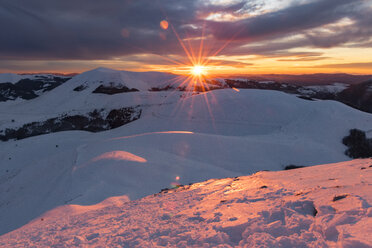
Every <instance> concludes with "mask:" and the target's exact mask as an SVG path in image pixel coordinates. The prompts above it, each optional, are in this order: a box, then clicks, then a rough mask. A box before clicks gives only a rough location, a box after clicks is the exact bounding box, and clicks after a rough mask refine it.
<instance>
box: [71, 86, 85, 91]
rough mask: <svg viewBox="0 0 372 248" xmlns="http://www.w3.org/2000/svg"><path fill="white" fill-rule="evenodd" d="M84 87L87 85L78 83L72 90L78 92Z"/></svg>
mask: <svg viewBox="0 0 372 248" xmlns="http://www.w3.org/2000/svg"><path fill="white" fill-rule="evenodd" d="M86 88H88V86H86V85H79V86H78V87H76V88H75V89H73V91H77V92H80V91H83V90H85V89H86Z"/></svg>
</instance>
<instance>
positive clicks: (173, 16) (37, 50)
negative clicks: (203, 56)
mask: <svg viewBox="0 0 372 248" xmlns="http://www.w3.org/2000/svg"><path fill="white" fill-rule="evenodd" d="M365 3H366V1H365V0H353V1H350V0H308V1H306V3H303V1H301V3H300V4H299V3H297V4H296V1H293V4H292V5H290V6H288V7H286V8H284V9H280V10H276V11H273V12H269V13H265V14H261V15H257V16H255V17H247V18H243V17H244V16H245V14H247V13H250V12H252V11H257V10H260V8H262V6H263V4H264V1H258V0H257V1H253V0H252V1H248V0H242V1H240V2H235V3H234V4H229V5H216V4H214V5H213V4H211V3H210V2H209V1H201V0H151V1H149V0H106V1H102V0H74V1H61V0H47V1H45V0H12V1H9V0H0V29H1V30H2V35H1V36H0V60H73V59H75V60H99V59H112V58H118V57H122V56H128V55H138V54H149V53H156V54H159V55H170V54H173V55H178V56H181V55H182V56H183V55H184V51H183V50H182V48H181V46H180V44H179V42H178V40H177V37H176V36H175V35H174V33H173V27H174V29H175V30H176V31H177V33H179V34H180V36H181V37H186V36H187V37H190V38H197V37H200V36H201V33H202V27H204V29H205V30H204V31H205V35H206V36H207V37H208V39H207V40H206V43H208V44H212V45H209V49H210V51H211V52H210V54H213V53H214V52H213V51H216V50H218V48H220V47H221V46H222V45H223V44H224V43H225V41H226V40H229V39H232V38H234V41H233V42H231V43H229V45H228V46H227V47H226V49H225V50H224V51H223V52H222V54H224V55H242V54H243V55H245V54H259V55H264V56H269V55H273V56H274V55H275V54H279V55H280V54H281V53H283V54H289V53H290V52H286V50H288V49H291V48H296V47H327V48H328V47H333V46H339V45H343V44H346V43H350V42H354V43H356V44H353V46H358V44H359V43H360V44H370V38H371V35H372V27H371V26H372V25H371V23H372V19H371V16H372V12H371V8H370V7H368V8H365V7H363V6H364V5H365ZM216 12H218V13H224V14H231V15H232V16H236V17H239V18H243V19H239V20H238V21H235V22H217V21H204V20H203V19H202V18H204V17H206V16H207V15H208V14H209V13H216ZM345 17H348V18H349V19H350V20H352V21H353V23H352V24H351V25H349V26H347V27H344V28H338V27H331V30H330V31H332V32H324V31H321V30H314V29H315V28H319V27H323V26H324V25H327V24H332V23H335V22H337V21H339V20H341V19H342V18H345ZM164 19H166V20H168V21H169V23H170V24H171V26H170V27H169V28H168V30H162V29H161V28H160V26H159V23H160V21H162V20H164ZM294 34H302V36H301V37H299V38H296V39H291V40H289V41H283V40H282V41H276V40H277V39H279V38H283V37H290V36H292V35H294ZM257 41H260V42H263V44H262V45H256V46H246V45H247V44H249V43H251V42H257ZM195 42H196V43H197V42H199V41H198V40H196V41H194V43H195Z"/></svg>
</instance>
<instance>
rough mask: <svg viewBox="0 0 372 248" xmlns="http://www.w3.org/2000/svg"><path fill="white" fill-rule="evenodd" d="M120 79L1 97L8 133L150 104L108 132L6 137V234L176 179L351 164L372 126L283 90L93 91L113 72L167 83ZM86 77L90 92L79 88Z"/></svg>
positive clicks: (2, 123) (0, 117)
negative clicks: (64, 210)
mask: <svg viewBox="0 0 372 248" xmlns="http://www.w3.org/2000/svg"><path fill="white" fill-rule="evenodd" d="M90 74H91V75H90ZM155 74H156V73H155ZM122 75H127V72H117V71H113V72H110V70H109V69H103V68H99V69H96V70H93V71H90V72H86V73H84V74H81V75H78V76H76V77H74V78H73V79H71V80H69V81H67V82H66V83H64V84H63V85H61V86H59V87H57V88H56V89H54V90H52V91H50V92H47V93H46V94H43V95H42V96H40V97H38V98H35V99H32V100H29V101H14V102H2V103H0V130H4V129H5V128H9V127H19V126H21V125H23V124H25V123H29V122H32V121H43V120H46V119H48V118H51V117H56V116H57V115H60V114H63V113H67V114H79V113H84V114H86V113H87V112H89V111H92V110H94V109H105V110H107V111H110V110H111V109H115V108H123V107H132V106H136V107H138V108H141V109H142V116H141V118H140V119H139V120H137V121H135V122H132V123H130V124H128V125H125V126H122V127H120V128H117V129H114V130H110V131H105V132H101V133H88V132H82V131H69V132H61V133H54V134H49V135H42V136H37V137H32V138H28V139H24V140H20V141H8V142H0V223H1V225H0V234H4V233H7V232H9V231H12V230H15V229H16V228H19V227H21V226H23V225H25V224H26V223H27V222H29V221H31V220H32V219H34V218H36V217H38V216H40V215H41V214H43V213H45V212H46V211H48V210H51V209H53V208H55V207H58V206H62V205H66V204H78V205H91V204H97V203H99V202H101V201H103V200H105V199H107V198H109V197H114V196H123V195H125V198H126V199H129V200H135V199H139V198H141V197H145V196H147V195H150V194H153V193H156V192H158V191H160V190H161V189H162V188H166V187H171V185H174V184H175V183H176V184H188V183H191V182H200V181H204V180H208V179H211V178H224V177H233V176H242V175H247V174H251V173H254V172H256V171H259V170H281V169H283V168H284V166H286V165H289V164H295V165H305V166H306V165H315V164H324V163H333V162H341V161H345V160H348V159H349V158H348V157H346V156H345V155H344V151H345V149H346V147H345V146H344V145H342V143H341V140H342V138H343V137H344V136H345V135H347V134H348V132H349V130H350V129H352V128H359V129H362V130H371V127H372V115H370V114H368V113H364V112H361V111H358V110H355V109H352V108H350V107H348V106H345V105H343V104H341V103H338V102H334V101H306V100H303V99H299V98H297V97H296V96H294V95H288V94H285V93H283V92H278V91H269V90H265V91H263V90H243V89H242V90H240V91H239V92H237V91H234V90H231V89H223V90H215V91H212V92H207V93H202V94H193V93H192V92H180V91H167V92H148V91H140V92H130V93H122V94H116V95H104V94H92V93H91V92H92V91H93V90H94V89H95V88H96V86H97V87H98V85H100V84H102V83H110V81H112V80H111V79H112V78H119V79H120V80H121V79H123V78H124V79H123V80H124V81H123V83H128V84H126V86H127V87H128V88H140V87H137V84H136V82H138V85H145V83H146V85H148V86H151V87H152V86H153V85H154V86H156V85H158V84H159V83H160V82H163V79H159V81H157V82H156V83H154V84H152V82H151V80H150V79H151V77H153V74H152V73H151V74H144V75H142V74H140V73H139V74H130V75H135V77H134V78H133V80H129V81H127V80H126V79H125V77H124V76H123V77H122ZM128 75H129V74H128ZM156 75H163V74H156ZM167 75H168V74H167ZM168 76H169V75H168ZM78 77H80V79H79V80H77V78H78ZM141 77H142V78H143V80H142V81H141V80H140V78H141ZM162 77H163V76H159V78H162ZM96 79H97V80H98V81H97V80H96ZM88 81H89V84H88V86H89V90H83V91H80V92H76V91H73V89H74V88H75V87H77V86H79V85H81V84H82V83H84V82H88ZM101 81H102V82H101ZM147 82H148V83H147ZM142 83H143V84H142ZM146 85H145V86H146ZM93 86H94V87H93ZM146 87H147V86H146ZM12 120H14V121H12ZM175 178H178V180H177V181H175Z"/></svg>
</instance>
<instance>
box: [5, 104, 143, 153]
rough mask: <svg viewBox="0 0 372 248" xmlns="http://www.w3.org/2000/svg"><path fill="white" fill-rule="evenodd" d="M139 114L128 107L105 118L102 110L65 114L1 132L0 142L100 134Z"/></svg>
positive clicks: (134, 118) (136, 117) (138, 111)
mask: <svg viewBox="0 0 372 248" xmlns="http://www.w3.org/2000/svg"><path fill="white" fill-rule="evenodd" d="M141 113H142V111H141V109H139V108H138V107H128V108H122V109H113V110H111V111H110V112H109V114H108V115H107V116H104V113H103V109H102V110H94V111H92V112H90V113H88V114H87V115H72V116H70V115H66V114H65V115H61V116H59V117H55V118H51V119H48V120H46V121H42V122H32V123H28V124H25V125H23V126H22V127H20V128H7V129H5V130H1V131H0V133H1V135H0V140H2V141H7V140H10V139H16V140H20V139H24V138H28V137H32V136H37V135H42V134H48V133H55V132H61V131H71V130H82V131H89V132H100V131H105V130H110V129H113V128H117V127H120V126H122V125H125V124H127V123H129V122H132V121H135V120H137V119H139V118H140V116H141ZM56 147H57V146H56Z"/></svg>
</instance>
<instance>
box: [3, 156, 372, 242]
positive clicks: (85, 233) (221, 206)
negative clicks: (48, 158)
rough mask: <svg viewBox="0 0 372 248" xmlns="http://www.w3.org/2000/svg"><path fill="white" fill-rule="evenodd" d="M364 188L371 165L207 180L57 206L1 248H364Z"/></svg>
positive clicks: (370, 198)
mask: <svg viewBox="0 0 372 248" xmlns="http://www.w3.org/2000/svg"><path fill="white" fill-rule="evenodd" d="M133 159H134V158H133ZM137 162H139V161H137ZM371 190H372V159H365V160H354V161H349V162H343V163H336V164H328V165H320V166H314V167H308V168H303V169H297V170H291V171H280V172H259V173H256V174H253V175H251V176H244V177H238V178H226V179H219V180H218V179H212V180H209V181H205V182H201V183H196V184H193V185H187V186H181V187H179V188H177V189H173V190H170V191H164V192H162V193H160V194H155V195H152V196H148V197H145V198H143V199H140V200H135V201H129V202H128V197H127V196H118V197H113V198H109V199H106V200H105V201H103V202H101V203H99V204H97V205H92V206H78V205H67V206H62V207H59V208H56V209H54V210H52V211H49V212H48V213H46V214H44V215H42V216H40V217H38V218H36V219H34V220H33V221H32V222H30V223H29V224H27V225H25V226H23V227H22V228H20V229H18V230H16V231H13V232H11V233H9V234H6V235H3V236H1V237H0V246H2V247H33V246H35V247H237V246H239V247H360V248H362V247H371V246H372V236H371V235H370V234H371V233H372V195H371Z"/></svg>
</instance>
